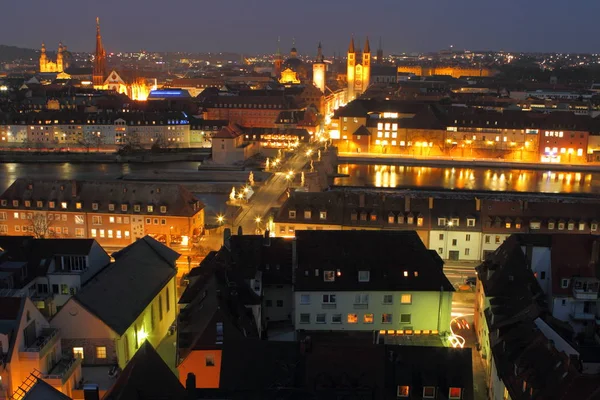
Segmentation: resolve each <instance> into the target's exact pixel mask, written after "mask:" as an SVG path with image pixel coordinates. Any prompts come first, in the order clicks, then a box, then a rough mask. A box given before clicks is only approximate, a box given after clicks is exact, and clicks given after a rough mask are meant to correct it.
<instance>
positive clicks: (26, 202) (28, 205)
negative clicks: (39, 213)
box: [25, 200, 31, 208]
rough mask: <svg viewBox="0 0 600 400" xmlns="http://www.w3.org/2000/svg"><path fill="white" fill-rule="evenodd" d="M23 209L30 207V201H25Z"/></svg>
mask: <svg viewBox="0 0 600 400" xmlns="http://www.w3.org/2000/svg"><path fill="white" fill-rule="evenodd" d="M25 207H27V208H29V207H31V201H30V200H25Z"/></svg>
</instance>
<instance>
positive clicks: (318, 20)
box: [0, 0, 600, 56]
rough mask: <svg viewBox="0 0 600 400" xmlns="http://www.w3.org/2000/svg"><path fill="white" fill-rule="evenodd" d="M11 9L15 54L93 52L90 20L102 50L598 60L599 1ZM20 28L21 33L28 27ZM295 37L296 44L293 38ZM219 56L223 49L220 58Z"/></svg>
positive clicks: (230, 2)
mask: <svg viewBox="0 0 600 400" xmlns="http://www.w3.org/2000/svg"><path fill="white" fill-rule="evenodd" d="M60 3H61V4H60V6H57V4H56V3H53V2H48V1H45V0H32V1H30V2H22V1H11V2H7V4H6V5H5V6H4V7H3V14H2V17H3V18H2V20H1V23H0V37H1V38H3V40H4V41H6V42H8V43H11V44H12V45H14V46H17V47H23V48H30V49H37V48H39V46H40V45H41V43H42V42H44V43H46V44H47V45H48V46H49V48H52V49H54V48H55V46H57V45H58V43H59V42H61V41H62V42H63V43H65V44H66V45H67V46H68V47H69V48H70V49H72V50H73V51H77V52H92V51H93V50H94V46H95V34H96V23H95V21H96V17H99V18H100V26H101V32H102V37H103V41H104V47H105V48H106V50H107V52H114V53H118V52H135V51H139V50H140V49H150V50H149V51H152V52H166V51H169V52H192V53H198V52H206V53H208V52H211V53H213V52H215V53H218V52H220V51H219V49H227V52H233V53H237V54H270V53H273V52H275V50H276V49H277V46H278V44H277V39H278V38H281V44H280V48H281V50H282V52H283V53H288V51H289V49H290V48H291V47H292V43H294V42H295V46H296V47H297V48H298V50H299V52H300V53H301V54H306V55H313V54H315V53H316V49H317V44H318V43H319V41H321V42H322V43H323V51H324V54H326V55H329V56H330V55H332V54H333V53H338V54H341V53H345V52H346V50H347V49H348V43H349V42H350V38H351V37H352V36H353V35H354V37H355V38H356V41H357V45H358V43H361V44H364V41H365V38H366V37H367V36H369V37H370V39H371V49H372V50H373V52H374V51H375V49H376V48H377V44H378V41H379V38H382V39H383V50H384V54H390V53H392V54H398V53H426V52H432V51H439V49H447V48H449V47H450V46H451V45H454V47H455V48H456V49H478V50H480V51H481V49H505V51H510V52H514V53H522V52H525V53H563V54H566V53H568V54H595V53H599V52H600V46H599V44H598V41H597V38H598V37H599V36H600V25H599V24H598V23H597V21H596V16H597V15H600V2H598V1H590V0H582V1H581V2H579V3H578V5H577V6H573V4H571V3H570V2H564V1H560V0H530V1H527V2H523V1H522V0H503V1H501V2H482V1H480V0H461V1H460V2H444V1H439V0H437V1H436V0H423V1H420V2H412V3H404V2H396V1H392V0H372V1H371V2H370V3H368V4H366V3H364V2H363V1H359V0H346V1H344V2H339V1H329V2H322V1H317V0H306V1H304V2H303V3H301V4H297V3H291V2H280V1H275V0H262V1H261V2H259V3H253V2H248V1H244V0H227V1H223V2H212V3H200V2H193V1H190V0H171V1H169V2H165V1H162V0H128V1H127V2H122V1H121V0H104V1H103V2H102V3H101V4H98V6H97V7H91V6H90V4H89V2H86V1H81V0H62V1H61V2H60ZM25 21H26V29H24V28H25V25H24V22H25ZM294 38H295V40H294ZM221 51H222V50H221Z"/></svg>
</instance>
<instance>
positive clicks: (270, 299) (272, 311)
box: [263, 285, 294, 322]
mask: <svg viewBox="0 0 600 400" xmlns="http://www.w3.org/2000/svg"><path fill="white" fill-rule="evenodd" d="M293 309H294V291H293V288H292V286H291V285H264V288H263V317H264V320H265V322H279V321H292V317H293V316H292V311H293Z"/></svg>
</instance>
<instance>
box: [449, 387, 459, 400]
mask: <svg viewBox="0 0 600 400" xmlns="http://www.w3.org/2000/svg"><path fill="white" fill-rule="evenodd" d="M448 398H449V399H451V400H454V399H462V389H461V388H455V387H451V388H450V390H449V393H448Z"/></svg>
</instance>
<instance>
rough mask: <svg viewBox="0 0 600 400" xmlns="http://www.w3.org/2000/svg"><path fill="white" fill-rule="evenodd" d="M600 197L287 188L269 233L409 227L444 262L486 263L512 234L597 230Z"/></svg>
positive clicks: (457, 191)
mask: <svg viewBox="0 0 600 400" xmlns="http://www.w3.org/2000/svg"><path fill="white" fill-rule="evenodd" d="M599 201H600V197H598V196H597V195H595V194H577V195H570V194H552V193H526V192H493V191H463V190H443V189H440V190H427V189H425V190H420V189H410V190H408V189H406V190H389V191H384V190H365V189H347V188H339V189H338V188H333V190H330V191H328V192H321V193H302V192H293V193H292V194H291V196H290V197H289V198H288V199H287V200H286V201H285V203H284V204H283V205H282V206H281V207H280V208H279V209H278V210H277V211H275V213H274V216H273V221H274V229H273V233H274V234H275V235H276V236H281V237H294V236H295V235H296V233H297V232H298V231H300V230H339V229H341V230H386V231H387V230H399V231H404V230H414V231H416V232H417V234H418V235H419V237H420V238H421V240H422V241H423V243H425V245H426V246H427V247H428V248H429V249H431V250H435V251H436V252H438V254H439V255H440V257H442V258H443V259H450V260H468V261H477V260H484V259H485V258H486V257H487V256H488V255H489V254H491V253H493V252H494V251H495V250H496V249H497V248H498V247H499V246H500V245H501V244H502V243H503V242H504V241H505V240H506V239H507V238H508V237H509V236H510V235H512V234H515V233H540V234H550V233H562V234H573V235H581V234H588V235H589V234H592V235H595V234H598V232H599V231H598V224H599V221H600V211H599V209H598V207H597V204H598V202H599Z"/></svg>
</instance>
